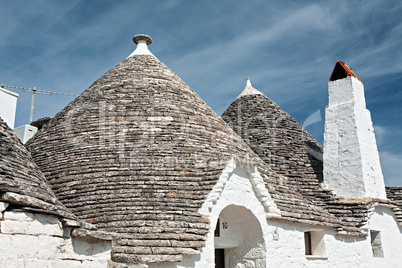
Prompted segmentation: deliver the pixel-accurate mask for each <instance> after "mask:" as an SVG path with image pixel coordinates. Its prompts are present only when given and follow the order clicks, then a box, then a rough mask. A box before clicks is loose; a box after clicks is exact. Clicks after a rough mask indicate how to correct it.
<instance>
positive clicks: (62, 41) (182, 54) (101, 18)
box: [0, 0, 402, 186]
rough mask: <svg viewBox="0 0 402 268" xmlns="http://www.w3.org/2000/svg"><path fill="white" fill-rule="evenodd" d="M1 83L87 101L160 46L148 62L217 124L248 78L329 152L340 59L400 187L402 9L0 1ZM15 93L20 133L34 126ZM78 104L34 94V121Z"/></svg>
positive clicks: (361, 4) (397, 5)
mask: <svg viewBox="0 0 402 268" xmlns="http://www.w3.org/2000/svg"><path fill="white" fill-rule="evenodd" d="M0 10H1V17H0V20H1V27H0V83H1V84H8V85H17V86H24V87H33V86H36V87H37V88H38V89H44V90H51V91H59V92H68V93H72V94H80V93H81V92H82V91H83V90H85V89H86V88H87V87H88V86H90V85H91V84H92V83H93V82H94V81H95V80H96V79H97V78H99V77H100V76H102V75H103V74H104V73H105V72H106V71H108V70H109V69H111V68H112V67H114V66H115V65H116V64H117V63H119V62H120V61H122V60H123V59H125V58H126V57H127V56H128V55H130V53H131V52H132V51H133V50H134V49H135V45H134V43H133V42H132V41H131V38H132V36H133V35H135V34H138V33H145V34H148V35H150V36H151V37H152V38H153V44H152V45H151V46H150V50H151V51H152V53H153V54H154V55H155V56H157V57H158V58H159V59H160V60H161V61H162V62H164V63H165V64H166V65H167V66H168V67H170V68H171V69H172V70H173V71H175V72H176V73H177V74H178V75H179V76H180V77H181V78H182V79H183V80H184V81H185V82H186V83H187V84H189V85H190V87H191V88H193V89H194V90H195V91H196V92H197V93H198V94H199V95H200V96H201V97H202V98H203V99H204V100H205V101H206V102H207V103H208V104H209V105H210V106H211V107H212V108H213V109H214V110H215V111H216V112H217V113H218V114H222V112H223V111H224V110H225V109H226V108H227V107H228V106H229V105H230V103H231V102H232V101H233V100H234V99H235V98H236V96H237V95H238V94H239V93H240V92H241V91H242V89H243V88H244V86H245V77H248V76H249V77H251V78H252V84H253V86H254V87H255V88H257V89H258V90H260V91H261V92H263V93H264V94H265V95H266V96H268V97H269V98H271V99H272V100H273V101H275V102H276V103H278V104H279V105H280V106H281V107H282V108H283V109H284V110H285V111H287V112H288V113H289V114H290V115H292V116H293V117H294V118H295V119H296V120H297V121H299V122H300V123H301V124H303V125H305V127H306V129H307V130H308V131H310V133H312V134H313V136H314V137H315V138H316V139H317V140H318V141H319V142H320V143H322V142H323V129H324V109H325V106H326V105H327V103H328V96H327V84H328V79H329V76H330V74H331V71H332V68H333V66H334V64H335V62H336V61H337V60H343V61H345V62H346V63H348V64H349V66H351V67H352V68H353V70H354V71H355V72H356V73H357V75H358V76H359V77H360V79H361V80H362V81H363V83H364V85H365V94H366V102H367V108H368V109H369V110H370V111H371V114H372V119H373V122H374V126H375V130H376V136H377V143H378V146H379V151H380V157H381V164H382V167H383V171H384V176H385V182H386V185H390V186H394V185H402V175H401V174H402V152H401V149H402V119H401V114H402V49H401V47H402V16H401V14H402V2H401V1H396V0H395V1H393V0H386V1H381V0H376V1H372V0H367V1H341V0H333V1H298V0H295V1H236V0H232V1H209V0H207V1H184V0H182V1H175V0H173V1H161V0H160V1H154V0H148V1H145V0H143V1H129V0H120V1H111V0H110V1H102V0H97V1H95V0H75V1H74V0H70V1H61V0H56V1H54V0H35V1H22V0H13V1H6V0H0ZM16 92H18V93H19V94H20V97H19V100H18V107H17V117H16V126H19V125H22V124H25V123H28V120H29V110H30V100H31V94H29V93H25V92H22V91H16ZM71 100H72V97H66V96H57V95H52V96H46V95H38V96H37V98H36V107H35V111H34V120H35V119H38V118H41V117H44V116H53V115H55V114H56V113H57V112H58V111H59V110H61V109H62V108H63V107H64V106H65V105H66V104H68V103H69V102H70V101H71Z"/></svg>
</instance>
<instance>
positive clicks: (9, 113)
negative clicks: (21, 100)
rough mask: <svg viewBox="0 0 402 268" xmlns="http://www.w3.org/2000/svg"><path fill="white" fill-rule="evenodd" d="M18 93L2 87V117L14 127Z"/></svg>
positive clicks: (0, 95)
mask: <svg viewBox="0 0 402 268" xmlns="http://www.w3.org/2000/svg"><path fill="white" fill-rule="evenodd" d="M17 98H18V94H17V93H15V92H12V91H10V90H7V89H4V88H1V87H0V117H1V119H3V120H4V121H5V122H6V123H7V125H8V126H9V127H10V128H11V129H13V128H14V121H15V112H16V109H17Z"/></svg>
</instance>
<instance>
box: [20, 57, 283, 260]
mask: <svg viewBox="0 0 402 268" xmlns="http://www.w3.org/2000/svg"><path fill="white" fill-rule="evenodd" d="M27 146H28V147H29V148H30V150H31V152H32V155H33V158H34V159H35V161H36V162H37V164H38V165H39V166H40V168H41V170H42V171H43V172H44V174H45V176H46V177H47V179H48V180H49V182H50V184H51V185H52V188H53V190H54V192H55V193H56V195H57V197H58V198H59V199H60V200H61V201H62V202H63V203H64V204H65V205H66V206H67V207H68V208H69V209H71V211H73V213H74V214H75V215H77V216H78V217H79V218H80V219H82V220H86V221H87V222H92V223H93V224H94V225H95V226H96V227H97V228H98V229H100V230H105V231H109V232H115V233H118V234H120V235H121V236H122V239H120V240H116V241H115V242H114V245H113V252H112V260H113V261H115V262H123V263H124V262H127V263H148V262H161V261H179V260H181V258H182V255H183V254H195V253H198V250H197V249H198V248H201V247H203V245H204V241H205V239H206V237H205V235H206V234H207V232H208V230H209V228H210V225H209V219H208V218H207V217H205V216H203V215H200V213H199V212H198V210H199V209H200V208H201V206H202V204H203V202H204V200H205V199H206V196H207V195H208V193H209V192H210V191H211V190H212V188H213V186H214V185H215V183H216V182H217V180H218V179H219V176H220V175H221V173H222V171H223V169H224V168H225V166H226V165H227V164H228V162H229V160H230V159H231V158H232V157H235V156H237V155H240V156H244V157H247V156H248V157H249V158H250V159H252V158H255V159H256V160H257V162H259V163H260V164H261V165H263V162H262V161H261V160H260V159H258V157H257V156H256V155H255V154H254V153H253V152H252V151H251V150H250V148H248V146H247V145H246V144H245V143H244V141H243V140H242V139H241V138H240V137H239V136H238V135H236V134H235V133H234V132H233V130H232V129H230V128H229V126H228V125H227V124H225V122H224V121H223V120H222V119H221V118H220V117H219V116H218V115H217V114H216V113H215V112H214V111H213V110H212V109H211V108H210V107H209V106H208V105H207V104H206V103H205V102H204V101H202V100H201V98H200V97H199V96H198V95H197V94H196V93H195V92H194V91H193V90H191V89H190V88H189V86H188V85H186V84H185V83H184V82H183V81H182V80H181V79H180V78H179V77H177V75H176V74H174V73H173V72H172V71H171V70H170V69H169V68H167V67H166V66H165V65H164V64H163V63H161V62H160V61H159V60H158V59H156V58H155V57H153V56H149V55H136V56H133V57H130V58H128V59H126V60H124V61H123V62H121V63H120V64H118V65H117V66H115V67H114V68H113V69H111V70H110V71H108V72H107V73H106V74H105V75H103V76H102V77H101V78H99V79H98V80H97V81H96V82H95V83H94V84H93V85H91V86H90V87H89V88H88V89H87V90H86V91H84V92H83V93H82V94H81V96H79V97H78V98H76V99H75V100H74V101H73V102H71V103H70V104H69V105H68V106H66V107H65V108H64V109H63V110H62V111H61V112H59V113H58V114H57V115H56V116H55V117H54V118H53V119H52V120H50V121H49V122H48V123H47V124H46V125H45V126H44V127H43V128H42V129H41V130H40V131H39V132H38V133H37V135H36V136H35V137H34V138H32V139H31V140H30V141H29V143H28V144H27ZM266 174H267V175H270V176H266V179H267V180H270V181H272V184H276V183H274V181H275V180H277V178H278V176H276V175H275V174H273V173H272V172H270V171H269V170H268V169H267V171H266Z"/></svg>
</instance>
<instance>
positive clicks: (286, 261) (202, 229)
mask: <svg viewBox="0 0 402 268" xmlns="http://www.w3.org/2000/svg"><path fill="white" fill-rule="evenodd" d="M134 42H135V43H137V44H138V48H137V50H135V51H134V52H133V53H132V54H131V55H130V56H129V57H128V58H127V59H125V60H124V61H122V62H121V63H119V64H118V65H117V66H116V67H114V68H113V69H111V70H110V71H108V72H107V73H106V74H104V75H103V76H102V77H101V78H99V79H98V80H97V81H96V82H95V83H94V84H92V85H91V86H90V87H89V88H88V89H87V90H85V91H84V92H83V93H82V94H81V95H80V96H79V97H77V98H76V99H75V100H74V101H73V102H71V103H70V104H69V105H67V106H66V107H65V108H64V109H63V110H61V111H60V112H59V113H58V114H57V115H56V116H55V117H54V118H53V119H52V120H50V121H49V122H48V123H47V124H46V125H45V126H44V127H43V128H42V129H40V130H39V131H38V133H37V134H36V135H35V136H34V137H33V138H32V139H31V140H29V141H28V142H27V147H28V148H29V150H30V152H31V154H32V155H31V156H32V159H33V161H35V163H33V162H31V161H30V160H29V161H28V160H26V159H30V155H29V153H28V152H26V151H24V150H25V149H24V147H23V146H22V145H21V144H18V142H17V141H16V139H15V137H13V136H12V135H11V134H10V130H9V129H7V127H6V126H3V125H4V124H3V125H2V128H1V129H0V130H1V131H2V133H5V134H4V135H0V137H4V138H2V139H1V144H2V147H1V148H2V151H1V153H0V155H1V156H7V157H6V158H4V159H6V160H7V161H5V162H4V161H3V160H2V162H1V165H0V178H1V179H2V180H1V181H0V202H2V203H0V207H1V208H2V221H1V226H0V228H1V229H0V230H1V232H0V240H1V241H3V240H4V241H8V242H7V243H8V244H6V243H0V263H1V264H3V266H4V267H21V266H22V267H24V265H25V267H38V266H39V264H40V265H42V264H43V265H42V266H43V267H46V266H45V265H47V267H63V266H65V267H95V266H96V267H97V266H99V267H167V268H170V267H172V268H173V267H200V268H201V267H202V268H204V267H378V266H383V267H400V264H401V263H402V255H401V254H400V247H401V246H402V210H401V208H402V207H401V203H400V200H402V198H400V197H401V194H402V188H401V187H394V188H390V189H388V190H389V191H388V193H390V194H389V198H390V199H387V197H386V194H385V187H384V182H383V178H382V172H381V168H380V166H379V159H378V151H377V146H376V143H375V138H374V132H373V130H372V123H371V119H370V114H369V112H368V111H367V110H366V109H365V104H364V103H365V101H364V93H363V85H362V83H361V81H360V80H359V79H358V77H357V75H356V74H355V73H354V72H353V71H352V70H351V69H350V68H349V67H348V66H347V65H346V64H344V63H343V62H337V63H336V65H335V68H334V71H333V73H332V75H331V78H330V82H329V92H330V105H329V107H328V109H327V111H326V117H327V118H326V119H327V120H326V126H325V141H324V143H325V148H324V150H323V149H322V147H321V146H320V144H319V143H318V142H317V141H316V140H315V139H314V138H313V137H312V136H311V135H310V134H309V133H308V132H307V131H306V130H305V129H303V128H302V127H301V126H300V124H298V123H297V122H296V121H295V120H294V119H293V118H292V117H291V116H290V115H289V114H287V113H286V112H285V111H283V110H282V109H281V108H280V107H279V106H278V105H277V104H276V103H274V102H273V101H272V100H270V99H269V98H267V97H266V96H265V95H264V94H262V93H261V92H259V91H258V90H257V89H255V88H253V87H252V85H251V82H250V80H249V79H248V81H247V84H246V88H245V90H244V91H243V92H242V93H241V94H240V95H239V97H238V98H237V99H236V100H235V101H234V102H233V103H232V104H231V105H230V107H229V108H228V109H227V110H226V111H225V112H224V114H223V115H222V117H219V116H218V115H217V114H216V113H215V112H214V111H213V110H212V109H211V108H210V107H209V106H208V105H207V104H206V103H205V102H204V101H202V100H201V98H200V97H199V96H198V95H197V94H196V93H195V92H194V91H193V90H192V89H191V88H190V87H189V86H188V85H187V84H185V83H184V82H183V81H182V80H181V79H180V78H179V77H178V76H177V75H176V74H174V73H173V71H171V70H170V69H169V68H168V67H166V66H165V65H164V64H163V63H161V62H160V61H159V60H158V59H157V58H156V57H155V56H154V55H153V54H152V53H151V52H150V51H149V50H148V47H147V45H150V44H151V42H152V40H151V38H150V37H149V36H145V35H137V36H135V37H134ZM3 144H4V146H3ZM10 144H11V145H10ZM7 148H9V149H7ZM10 149H11V151H15V152H22V153H23V157H22V155H21V153H11V154H10V153H8V152H9V151H10ZM2 159H3V158H2ZM13 161H15V162H19V161H22V163H20V164H19V165H14V164H13ZM23 163H25V164H24V165H22V164H23ZM36 165H38V167H39V169H40V171H39V170H38V169H37V168H36ZM21 166H23V168H21ZM30 169H32V170H33V171H32V172H33V173H30V172H29V170H30ZM18 170H23V171H24V172H23V173H21V172H18ZM24 174H34V175H35V176H34V177H33V178H31V177H28V178H30V179H21V178H27V177H26V176H25V175H24ZM45 178H46V179H45ZM3 181H5V182H6V183H2V182H3ZM351 188H352V189H351ZM33 201H35V202H33ZM50 215H51V216H50ZM11 221H15V224H11ZM13 223H14V222H13ZM45 224H49V227H51V228H44V225H45ZM32 225H35V227H31V226H32ZM10 226H12V228H11V227H10ZM72 229H74V230H73V231H71V230H72ZM53 232H55V233H53ZM20 234H22V235H24V236H21V237H20V238H19V240H16V241H12V240H13V237H16V236H17V235H18V236H19V235H20ZM53 237H56V238H57V239H56V238H54V239H56V240H58V241H57V242H55V243H54V244H53V243H50V240H51V239H53ZM81 238H82V239H81ZM29 239H31V240H34V241H35V243H36V241H37V240H38V241H39V244H35V243H34V244H35V245H38V247H36V246H35V247H33V246H32V247H28V248H27V245H29V243H28V242H29V241H28V240H29ZM75 239H78V240H79V239H81V240H80V242H79V243H81V244H79V243H78V242H75ZM42 240H43V243H42V244H41V243H40V242H41V241H42ZM78 240H77V241H78ZM110 240H113V241H112V243H110ZM48 241H49V242H48ZM10 243H12V244H10ZM10 245H12V246H13V247H15V250H13V251H12V252H10V250H9V246H10ZM24 252H26V253H24ZM31 263H34V264H31ZM29 265H31V266H29ZM35 265H36V266H35Z"/></svg>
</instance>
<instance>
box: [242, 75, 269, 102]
mask: <svg viewBox="0 0 402 268" xmlns="http://www.w3.org/2000/svg"><path fill="white" fill-rule="evenodd" d="M246 81H247V82H246V87H245V88H244V89H243V91H242V92H241V93H240V95H239V96H237V98H241V97H243V96H246V95H255V94H262V95H263V93H261V92H260V91H258V90H257V89H255V88H254V87H253V86H252V85H251V78H250V77H247V78H246Z"/></svg>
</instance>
